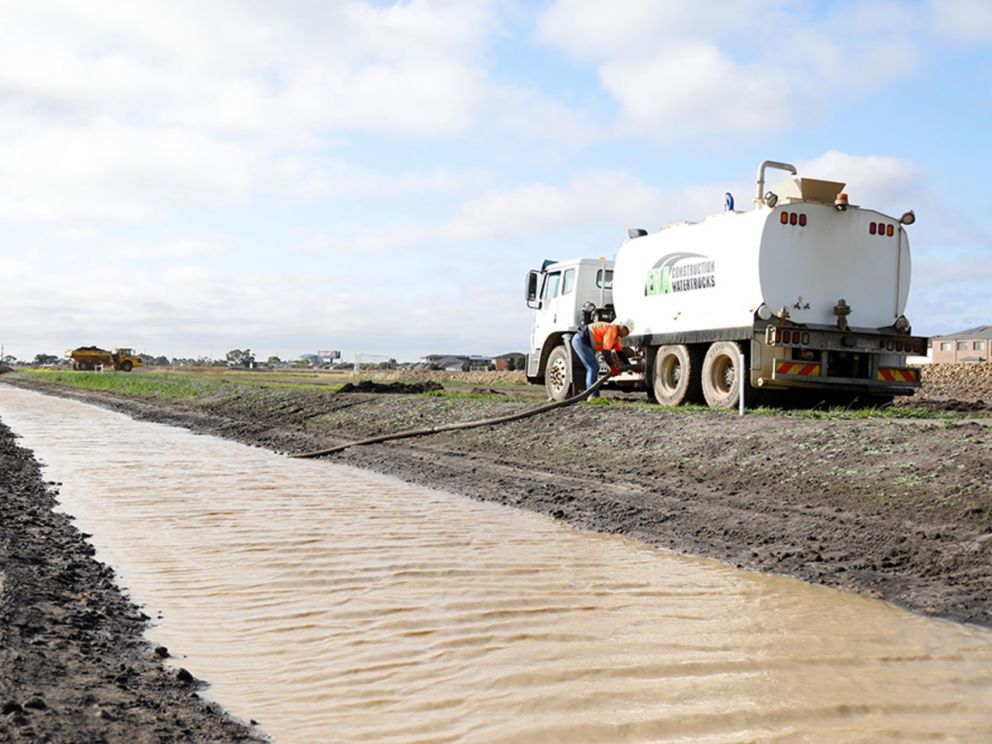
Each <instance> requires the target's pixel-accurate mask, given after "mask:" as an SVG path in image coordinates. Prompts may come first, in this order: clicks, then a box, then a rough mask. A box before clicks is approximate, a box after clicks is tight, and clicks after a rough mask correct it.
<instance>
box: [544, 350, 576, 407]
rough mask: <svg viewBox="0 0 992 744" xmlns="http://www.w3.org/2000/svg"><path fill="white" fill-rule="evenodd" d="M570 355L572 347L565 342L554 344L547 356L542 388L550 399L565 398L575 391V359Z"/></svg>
mask: <svg viewBox="0 0 992 744" xmlns="http://www.w3.org/2000/svg"><path fill="white" fill-rule="evenodd" d="M572 357H573V355H572V349H571V348H570V347H569V346H566V345H565V344H562V345H561V346H556V347H555V348H554V349H552V350H551V354H550V356H548V364H547V366H546V367H545V369H544V389H545V390H546V391H547V393H548V398H550V399H551V400H565V399H566V398H569V397H571V396H572V395H574V393H575V392H577V391H575V360H574V359H573V358H572ZM583 369H584V368H583ZM573 391H574V392H573Z"/></svg>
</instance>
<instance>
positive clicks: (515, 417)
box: [290, 376, 609, 458]
mask: <svg viewBox="0 0 992 744" xmlns="http://www.w3.org/2000/svg"><path fill="white" fill-rule="evenodd" d="M608 379H609V376H603V377H600V378H599V379H598V380H596V382H594V383H593V384H592V385H590V386H589V387H587V388H586V389H585V390H583V391H582V392H581V393H579V394H577V395H573V396H572V397H571V398H566V399H565V400H557V401H555V402H554V403H548V404H547V405H543V406H539V407H538V408H533V409H531V410H529V411H522V412H520V413H511V414H509V415H507V416H497V417H495V418H489V419H479V420H478V421H465V422H462V423H460V424H445V425H444V426H431V427H428V428H425V429H408V430H407V431H398V432H394V433H393V434H383V435H382V436H378V437H372V438H371V439H360V440H358V441H357V442H348V443H347V444H339V445H337V446H336V447H330V448H328V449H323V450H317V451H316V452H301V453H299V454H296V455H290V457H297V458H311V457H323V456H324V455H333V454H335V453H337V452H341V451H342V450H346V449H348V448H349V447H357V446H359V445H362V444H376V443H378V442H388V441H390V440H393V439H408V438H410V437H423V436H426V435H428V434H437V433H439V432H442V431H457V430H460V429H476V428H478V427H480V426H493V425H495V424H505V423H508V422H510V421H519V420H520V419H525V418H530V417H531V416H537V415H538V414H539V413H545V412H547V411H553V410H554V409H555V408H563V407H565V406H570V405H572V404H573V403H578V402H579V401H582V400H585V399H586V398H588V397H589V396H590V395H592V394H593V393H594V392H596V391H597V390H599V389H600V388H601V387H603V384H604V383H605V382H606V381H607V380H608Z"/></svg>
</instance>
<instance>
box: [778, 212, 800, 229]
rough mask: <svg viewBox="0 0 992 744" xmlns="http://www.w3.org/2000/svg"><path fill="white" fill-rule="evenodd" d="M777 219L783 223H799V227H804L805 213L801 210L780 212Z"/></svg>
mask: <svg viewBox="0 0 992 744" xmlns="http://www.w3.org/2000/svg"><path fill="white" fill-rule="evenodd" d="M778 221H779V222H781V223H782V224H783V225H799V227H806V215H805V214H803V213H801V212H780V213H779V216H778Z"/></svg>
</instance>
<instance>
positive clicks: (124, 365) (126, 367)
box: [121, 359, 134, 372]
mask: <svg viewBox="0 0 992 744" xmlns="http://www.w3.org/2000/svg"><path fill="white" fill-rule="evenodd" d="M133 368H134V365H133V364H132V363H131V360H130V359H125V360H124V361H123V362H121V372H130V371H131V370H132V369H133Z"/></svg>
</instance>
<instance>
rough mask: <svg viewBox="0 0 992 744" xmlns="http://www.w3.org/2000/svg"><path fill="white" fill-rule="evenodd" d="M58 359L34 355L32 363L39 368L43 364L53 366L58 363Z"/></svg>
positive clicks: (50, 355) (46, 355) (51, 355)
mask: <svg viewBox="0 0 992 744" xmlns="http://www.w3.org/2000/svg"><path fill="white" fill-rule="evenodd" d="M58 360H59V357H57V356H55V355H54V354H35V355H34V363H35V364H36V365H38V366H39V367H40V366H41V365H43V364H55V363H56V362H58Z"/></svg>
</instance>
